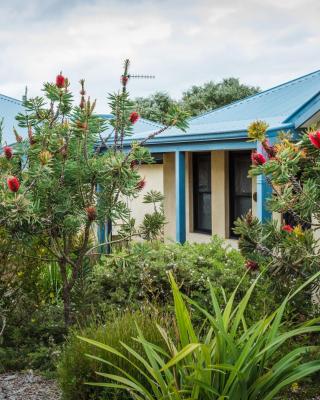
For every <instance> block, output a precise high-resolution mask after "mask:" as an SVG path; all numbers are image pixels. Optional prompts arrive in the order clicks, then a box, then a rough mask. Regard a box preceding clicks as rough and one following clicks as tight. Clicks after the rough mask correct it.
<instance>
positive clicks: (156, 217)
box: [140, 190, 166, 241]
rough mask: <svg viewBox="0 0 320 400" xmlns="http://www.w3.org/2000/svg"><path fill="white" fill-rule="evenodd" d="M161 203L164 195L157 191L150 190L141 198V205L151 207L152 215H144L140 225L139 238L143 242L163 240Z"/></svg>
mask: <svg viewBox="0 0 320 400" xmlns="http://www.w3.org/2000/svg"><path fill="white" fill-rule="evenodd" d="M163 201H164V195H163V194H162V193H161V192H159V191H157V190H150V191H149V192H148V193H146V194H145V195H144V196H143V203H145V204H152V205H153V213H151V214H150V213H146V214H145V215H144V218H143V221H142V224H141V225H140V233H141V237H142V238H143V239H145V240H148V241H151V240H157V239H158V240H160V239H162V238H163V234H164V232H163V228H164V225H165V223H166V218H165V215H164V209H163Z"/></svg>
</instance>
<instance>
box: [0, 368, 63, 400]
mask: <svg viewBox="0 0 320 400" xmlns="http://www.w3.org/2000/svg"><path fill="white" fill-rule="evenodd" d="M60 399H61V393H60V390H59V388H58V386H57V384H56V382H55V381H53V380H48V379H45V378H43V377H41V376H39V375H34V374H33V372H32V371H30V372H28V373H24V374H22V373H7V374H0V400H60Z"/></svg>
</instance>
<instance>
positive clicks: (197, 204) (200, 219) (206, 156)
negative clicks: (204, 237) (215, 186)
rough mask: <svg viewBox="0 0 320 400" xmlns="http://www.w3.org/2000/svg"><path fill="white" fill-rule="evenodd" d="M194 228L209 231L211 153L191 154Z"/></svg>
mask: <svg viewBox="0 0 320 400" xmlns="http://www.w3.org/2000/svg"><path fill="white" fill-rule="evenodd" d="M192 160H193V206H194V207H193V208H194V210H193V216H194V221H193V222H194V230H195V231H199V232H206V233H211V155H210V153H194V154H193V158H192Z"/></svg>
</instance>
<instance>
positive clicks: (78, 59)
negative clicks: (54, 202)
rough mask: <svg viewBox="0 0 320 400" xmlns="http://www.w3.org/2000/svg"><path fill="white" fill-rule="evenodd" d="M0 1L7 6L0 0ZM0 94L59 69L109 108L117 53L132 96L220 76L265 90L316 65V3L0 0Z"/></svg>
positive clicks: (18, 91) (17, 93)
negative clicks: (126, 66) (127, 64)
mask: <svg viewBox="0 0 320 400" xmlns="http://www.w3.org/2000/svg"><path fill="white" fill-rule="evenodd" d="M4 3H5V4H4ZM0 4H1V5H0V49H1V51H0V93H2V94H5V95H8V96H12V97H17V98H21V95H22V94H23V91H24V87H25V85H27V86H28V88H29V94H30V95H34V94H39V93H40V89H41V84H40V83H41V82H43V81H49V80H51V81H52V80H54V78H55V76H56V74H57V73H58V72H59V71H60V70H62V71H63V73H64V74H65V75H66V76H68V77H69V78H70V80H71V82H72V85H73V88H74V89H77V82H78V81H79V79H80V78H82V77H83V78H85V79H86V81H87V89H88V91H89V92H90V94H91V96H92V97H93V98H97V99H98V108H97V110H98V111H99V112H103V111H107V101H106V96H107V93H108V92H112V91H114V90H117V89H118V88H119V77H120V75H121V72H122V63H123V59H124V58H127V57H128V58H130V60H131V73H140V74H153V75H155V76H156V79H154V80H135V81H132V82H130V86H129V90H130V93H131V95H132V96H141V95H142V96H143V95H148V94H150V93H152V92H154V91H156V90H163V91H167V92H169V93H170V94H171V95H172V96H174V97H176V98H178V97H179V96H180V95H181V93H182V92H183V91H184V90H186V89H188V88H189V87H190V86H191V85H193V84H202V83H204V82H206V81H209V80H220V79H222V78H224V77H230V76H234V77H238V78H240V79H241V81H242V82H244V83H248V84H252V85H258V86H260V87H261V88H263V89H265V88H268V87H271V86H273V85H275V84H278V83H282V82H284V81H286V80H289V79H292V78H295V77H298V76H300V75H303V74H306V73H309V72H312V71H314V70H317V69H320V51H319V49H320V28H319V20H320V1H319V0H239V1H231V0H230V1H228V0H220V1H217V0H183V1H182V0H181V1H180V0H171V1H169V0H159V1H155V0H154V1H152V0H149V1H148V0H114V1H113V0H104V1H102V0H101V1H99V0H92V1H90V0H52V1H49V0H28V1H26V0H23V1H22V0H10V1H6V2H4V1H0Z"/></svg>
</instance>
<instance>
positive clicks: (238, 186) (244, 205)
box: [229, 152, 252, 237]
mask: <svg viewBox="0 0 320 400" xmlns="http://www.w3.org/2000/svg"><path fill="white" fill-rule="evenodd" d="M250 166H251V160H250V152H239V153H236V152H230V153H229V171H230V177H229V192H230V237H235V236H236V235H235V234H234V232H233V228H234V221H235V220H236V219H237V218H239V217H241V216H242V215H245V214H247V212H248V211H249V210H250V209H251V208H252V183H251V178H249V177H248V173H249V169H250Z"/></svg>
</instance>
